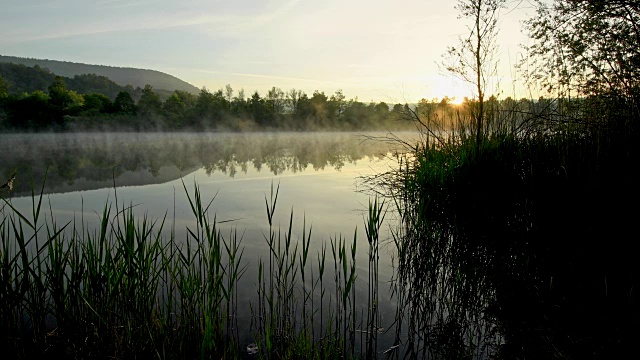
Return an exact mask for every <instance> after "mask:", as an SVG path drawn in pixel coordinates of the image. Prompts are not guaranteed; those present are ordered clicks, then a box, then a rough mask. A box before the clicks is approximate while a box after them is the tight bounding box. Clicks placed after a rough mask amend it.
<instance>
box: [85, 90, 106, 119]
mask: <svg viewBox="0 0 640 360" xmlns="http://www.w3.org/2000/svg"><path fill="white" fill-rule="evenodd" d="M82 97H83V98H84V105H83V106H82V110H84V111H86V112H87V113H88V114H89V115H95V114H99V113H105V112H108V111H109V110H110V109H111V108H112V107H113V103H112V102H111V99H109V98H108V97H107V96H105V95H102V94H84V95H82Z"/></svg>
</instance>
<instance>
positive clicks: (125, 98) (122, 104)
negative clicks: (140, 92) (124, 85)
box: [113, 91, 137, 115]
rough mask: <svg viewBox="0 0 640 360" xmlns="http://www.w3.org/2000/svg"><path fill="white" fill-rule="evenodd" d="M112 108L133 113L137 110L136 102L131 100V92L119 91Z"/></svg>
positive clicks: (119, 111) (125, 112)
mask: <svg viewBox="0 0 640 360" xmlns="http://www.w3.org/2000/svg"><path fill="white" fill-rule="evenodd" d="M113 110H114V112H116V113H123V114H130V115H133V114H135V113H136V111H137V107H136V103H135V102H134V101H133V98H132V97H131V94H129V93H128V92H126V91H121V92H119V93H118V95H117V96H116V99H115V100H114V101H113Z"/></svg>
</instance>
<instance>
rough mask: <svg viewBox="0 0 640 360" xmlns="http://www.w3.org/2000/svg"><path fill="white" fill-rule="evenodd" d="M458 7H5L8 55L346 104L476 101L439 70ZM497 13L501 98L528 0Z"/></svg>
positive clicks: (406, 2) (285, 2) (157, 3)
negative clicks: (339, 96) (336, 98)
mask: <svg viewBox="0 0 640 360" xmlns="http://www.w3.org/2000/svg"><path fill="white" fill-rule="evenodd" d="M454 6H455V2H442V1H433V0H429V1H412V0H401V1H396V2H393V3H392V2H385V1H374V2H365V1H361V0H354V1H350V2H348V3H343V2H339V1H335V0H329V1H325V2H323V3H316V2H309V1H301V0H273V1H267V2H260V1H256V0H243V1H238V2H233V3H228V2H221V1H201V0H194V1H184V2H180V3H174V2H169V1H166V0H140V1H136V2H128V1H123V0H104V1H95V2H92V3H85V2H81V1H77V0H63V1H59V2H56V3H49V2H46V1H42V0H36V1H32V2H29V3H21V2H16V3H8V4H4V6H3V8H4V9H3V12H2V13H0V29H1V31H2V32H3V33H4V34H5V36H4V37H3V38H2V39H0V48H1V49H2V54H3V55H7V56H18V57H28V58H38V59H50V60H59V61H69V62H78V63H86V64H95V65H107V66H117V67H133V68H142V69H151V70H158V71H162V72H165V73H167V74H170V75H173V76H176V77H178V78H180V79H182V80H184V81H186V82H188V83H191V84H193V85H194V86H196V87H198V88H202V87H206V88H208V89H210V90H217V89H219V88H222V87H224V86H225V85H226V84H230V85H231V86H232V87H233V89H234V90H235V91H236V92H237V91H238V90H240V89H244V90H245V93H246V94H248V95H249V94H251V93H253V92H254V91H256V90H257V91H258V92H259V93H260V94H261V95H264V94H266V93H267V91H268V89H270V88H271V87H274V86H275V87H279V88H281V89H283V90H285V91H286V90H289V89H292V88H295V89H299V90H302V91H304V92H306V93H307V94H309V95H311V94H312V93H313V92H314V91H316V90H317V91H321V92H325V94H327V95H330V94H333V93H334V92H335V91H336V90H342V91H343V93H344V95H345V96H346V98H347V99H355V98H357V99H358V100H360V101H363V102H368V101H375V102H378V101H385V102H387V103H405V102H410V103H415V102H418V101H419V100H420V99H422V98H426V99H432V98H442V97H444V96H449V97H457V98H462V97H464V96H472V93H471V92H470V90H469V89H468V86H467V85H466V84H462V83H460V82H459V81H457V80H456V79H454V78H452V77H451V76H450V75H447V74H446V73H445V71H444V70H441V69H439V66H438V64H440V63H442V60H443V58H442V55H443V54H445V52H446V48H447V46H455V45H457V42H458V36H463V35H465V34H466V33H468V31H467V30H466V27H465V26H466V24H465V21H464V20H460V19H458V13H457V10H456V9H455V8H454ZM508 6H509V8H508V9H504V10H502V12H501V15H500V29H501V31H500V35H499V39H498V43H499V46H500V56H499V59H498V60H499V62H500V65H499V70H498V78H496V79H492V80H493V82H494V83H499V84H500V89H501V91H502V95H503V96H504V97H506V96H513V97H521V96H526V95H527V94H525V92H524V91H523V90H522V87H521V84H520V83H519V81H518V76H517V75H514V71H515V70H514V66H515V63H516V62H517V60H516V59H519V58H521V57H522V54H521V53H520V52H521V49H520V48H519V45H520V44H523V43H526V37H525V36H524V35H522V33H521V29H520V27H521V26H520V22H521V21H522V20H525V19H526V14H527V12H530V9H528V8H527V6H528V4H527V3H526V2H522V1H520V2H518V1H514V2H509V4H508Z"/></svg>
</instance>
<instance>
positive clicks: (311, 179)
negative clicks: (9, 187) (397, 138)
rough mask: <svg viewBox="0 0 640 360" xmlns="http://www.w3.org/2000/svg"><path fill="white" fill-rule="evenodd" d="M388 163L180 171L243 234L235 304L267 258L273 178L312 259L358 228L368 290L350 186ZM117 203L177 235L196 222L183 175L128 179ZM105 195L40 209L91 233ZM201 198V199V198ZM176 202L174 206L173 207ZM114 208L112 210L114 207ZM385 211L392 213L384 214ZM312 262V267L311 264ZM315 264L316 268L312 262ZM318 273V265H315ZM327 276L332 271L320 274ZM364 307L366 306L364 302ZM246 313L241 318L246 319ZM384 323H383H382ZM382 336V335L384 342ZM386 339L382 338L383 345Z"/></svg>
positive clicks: (285, 213) (384, 271)
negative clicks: (307, 238) (134, 182)
mask: <svg viewBox="0 0 640 360" xmlns="http://www.w3.org/2000/svg"><path fill="white" fill-rule="evenodd" d="M392 166H393V163H391V162H390V161H389V160H386V159H384V160H380V159H378V158H370V157H365V158H364V159H362V160H359V161H356V162H354V163H345V164H344V165H343V166H342V167H341V168H340V169H339V170H337V169H336V168H334V167H332V166H326V167H325V168H324V169H321V170H316V169H313V167H307V168H306V169H305V170H303V171H301V172H296V173H294V172H292V171H284V172H283V173H282V174H280V175H272V174H271V173H270V172H269V171H267V170H264V169H263V170H262V171H258V170H256V169H255V168H254V167H253V166H248V168H247V171H246V172H238V173H237V174H236V175H235V177H234V178H230V177H229V175H228V174H225V173H222V172H219V171H218V172H213V173H211V174H207V172H206V171H205V170H204V169H200V170H197V171H195V172H193V173H191V174H189V175H187V176H185V177H184V178H183V181H184V183H185V185H186V187H187V189H188V191H189V193H190V194H193V188H194V183H196V184H198V186H199V188H200V191H201V193H202V198H203V202H205V203H208V202H209V201H210V200H211V199H212V198H213V197H214V196H215V199H214V201H213V203H212V205H211V208H210V210H209V215H210V217H211V218H213V217H216V218H217V219H218V221H227V220H234V221H230V222H224V223H221V224H220V225H219V229H220V231H221V233H222V235H223V236H224V237H225V238H228V237H229V234H230V232H231V231H232V230H233V229H235V230H237V232H238V235H239V237H242V246H243V247H244V249H245V251H244V255H243V256H244V261H245V262H246V264H248V268H247V272H246V273H245V275H244V278H243V279H242V283H241V285H242V286H241V294H240V299H242V301H245V303H244V304H241V305H240V307H241V308H242V307H247V306H248V305H247V304H246V301H249V300H248V299H252V298H253V297H254V296H255V285H254V284H255V283H256V279H257V262H258V259H259V258H260V257H262V258H265V257H266V254H267V253H268V252H267V249H268V248H267V245H266V242H265V240H264V237H263V236H264V235H265V234H268V231H269V228H268V222H267V217H266V210H265V196H267V197H269V192H270V189H271V185H272V184H274V186H277V185H278V184H279V185H280V191H279V196H278V201H277V208H276V216H275V219H274V224H275V225H276V227H281V229H282V230H283V231H285V230H286V227H287V226H288V222H289V216H290V213H291V210H293V211H294V220H293V236H294V239H296V240H299V239H300V238H301V237H302V228H303V222H305V221H306V226H307V230H308V229H309V228H312V237H311V238H312V240H311V255H310V259H311V260H310V261H311V262H312V263H313V264H314V266H317V263H316V252H317V251H318V250H319V249H320V248H321V246H322V244H323V243H327V261H328V262H327V266H328V267H330V268H331V267H332V266H333V263H332V260H331V250H330V245H329V243H328V242H329V241H330V239H332V238H333V239H335V238H336V237H338V236H340V235H342V236H343V237H344V238H346V240H347V243H348V244H351V242H352V241H353V234H354V231H355V230H356V228H357V242H358V250H357V264H358V271H359V273H358V282H357V284H359V287H358V288H357V290H358V294H359V295H357V296H360V297H361V298H363V297H365V296H366V287H365V288H363V286H365V283H366V279H367V273H366V271H367V256H368V254H367V249H368V243H367V240H366V238H365V231H364V227H363V221H364V218H363V216H364V214H365V212H364V211H366V209H367V205H368V201H369V198H370V197H369V195H367V194H365V193H362V192H358V191H356V189H357V185H358V176H363V175H369V174H373V173H378V172H382V171H386V170H388V169H389V168H390V167H392ZM116 191H117V201H118V206H119V207H120V208H122V206H128V205H135V213H136V214H137V215H138V216H139V217H140V218H142V216H144V215H146V216H148V218H149V219H152V220H153V219H158V224H159V223H160V222H161V219H162V218H163V217H164V216H165V215H166V217H167V221H166V224H165V228H164V232H165V235H166V236H167V237H168V236H169V234H170V231H171V226H172V225H173V226H175V234H176V238H177V240H178V241H181V240H184V239H185V238H186V234H187V230H186V228H187V227H189V228H190V229H192V230H194V228H195V222H194V218H193V215H192V213H191V209H190V206H189V202H188V200H187V198H186V195H185V191H184V189H183V184H182V181H181V180H174V181H170V182H167V183H163V184H152V185H145V186H129V187H119V188H117V190H116ZM11 201H12V204H13V205H14V206H15V207H16V208H17V209H19V210H20V211H22V212H23V213H25V214H29V213H30V211H31V199H30V198H28V197H21V198H13V199H11ZM105 202H111V203H112V204H113V206H115V195H114V190H113V189H109V188H106V189H98V190H91V191H80V192H69V193H63V194H50V195H45V197H44V200H43V204H44V208H43V213H45V214H46V216H47V217H49V216H50V215H51V214H50V213H49V208H51V209H52V214H53V216H54V217H55V219H56V222H57V224H59V225H63V224H66V223H67V222H71V224H70V225H69V226H70V227H72V226H74V225H75V226H76V228H78V229H80V228H81V226H82V223H83V222H84V224H85V228H84V229H85V232H87V231H88V232H90V233H93V231H94V229H97V228H98V225H99V222H100V219H99V214H102V210H103V208H104V205H105ZM205 205H206V204H205ZM174 207H175V211H174ZM115 212H116V211H115V209H113V210H112V216H113V214H115ZM389 217H390V216H389ZM383 237H384V239H387V240H388V237H389V232H388V230H387V228H386V227H385V228H383ZM388 251H390V249H388V248H386V247H383V248H382V250H381V258H380V259H381V264H382V265H381V271H380V280H381V281H382V282H384V281H388V280H389V279H390V278H391V268H390V266H389V265H390V261H391V256H389V253H388ZM316 270H317V267H316ZM314 271H315V270H314ZM316 273H317V272H316ZM326 280H327V281H330V280H331V278H330V277H328V278H327V279H326ZM380 288H381V297H383V298H388V296H389V295H388V294H387V293H386V291H387V289H388V286H387V284H386V283H382V284H381V286H380ZM385 306H386V305H384V304H383V305H382V311H383V313H384V316H385V319H388V320H389V322H390V320H391V318H392V316H393V314H392V313H391V311H392V308H390V307H385ZM364 310H365V311H366V309H364ZM249 314H250V312H249V311H248V310H247V311H244V312H243V311H240V316H241V317H242V316H249ZM244 320H246V321H244ZM239 323H240V324H242V323H245V324H248V323H249V319H248V318H246V319H240V321H239ZM389 325H390V323H386V324H383V326H385V327H387V326H389ZM382 343H384V342H382ZM387 347H388V346H387Z"/></svg>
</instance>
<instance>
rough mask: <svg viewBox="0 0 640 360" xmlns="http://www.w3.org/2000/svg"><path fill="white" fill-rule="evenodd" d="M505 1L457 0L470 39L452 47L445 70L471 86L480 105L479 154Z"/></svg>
mask: <svg viewBox="0 0 640 360" xmlns="http://www.w3.org/2000/svg"><path fill="white" fill-rule="evenodd" d="M505 2H506V0H458V4H457V6H456V9H457V10H458V11H459V12H460V15H459V18H462V19H467V20H470V21H471V24H470V25H468V26H467V28H468V30H469V36H468V37H466V38H462V37H461V38H459V42H460V43H459V45H458V47H449V49H448V50H447V55H448V57H449V58H450V59H451V60H452V63H451V64H448V65H446V69H447V70H448V71H449V72H451V73H452V74H453V75H455V76H457V77H459V78H460V79H462V80H463V81H465V82H467V83H469V84H472V85H473V88H474V91H475V92H476V94H475V95H476V96H477V97H478V106H477V109H475V110H474V111H473V112H472V116H473V117H474V119H475V121H476V153H478V152H479V151H480V142H481V140H482V136H483V127H484V124H483V121H484V98H485V96H486V93H487V91H488V78H489V77H490V76H491V75H494V74H495V73H496V66H497V64H496V63H495V62H494V59H495V56H496V52H497V47H498V45H497V43H496V38H497V35H498V15H499V11H500V9H502V8H504V7H505Z"/></svg>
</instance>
